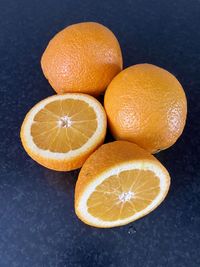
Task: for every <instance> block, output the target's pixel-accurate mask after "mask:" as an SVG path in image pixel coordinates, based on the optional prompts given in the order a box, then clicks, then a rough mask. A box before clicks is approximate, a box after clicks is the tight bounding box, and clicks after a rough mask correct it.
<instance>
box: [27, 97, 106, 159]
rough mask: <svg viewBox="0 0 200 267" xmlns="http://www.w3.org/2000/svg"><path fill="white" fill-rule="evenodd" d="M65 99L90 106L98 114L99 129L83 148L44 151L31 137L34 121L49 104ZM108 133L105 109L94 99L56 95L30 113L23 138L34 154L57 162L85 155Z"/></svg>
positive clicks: (42, 102)
mask: <svg viewBox="0 0 200 267" xmlns="http://www.w3.org/2000/svg"><path fill="white" fill-rule="evenodd" d="M65 99H77V100H83V101H84V102H86V103H87V104H88V105H89V106H91V107H92V109H93V111H94V112H95V114H96V118H97V129H96V131H95V132H94V133H93V135H92V136H91V137H90V138H89V139H88V141H87V142H86V143H85V144H84V145H83V146H81V147H80V148H78V149H75V150H70V151H69V152H66V153H59V152H51V151H50V150H43V149H40V148H39V147H38V146H36V144H35V143H34V141H33V137H32V136H31V126H32V124H33V120H34V117H35V115H36V114H37V113H38V112H39V111H40V110H41V109H43V108H44V107H45V106H46V105H47V104H49V103H51V102H54V101H56V100H65ZM105 132H106V116H105V113H104V112H103V109H102V107H101V104H100V103H98V102H97V101H96V100H95V99H93V97H89V96H87V95H84V94H70V93H68V94H65V95H55V96H51V97H48V98H46V99H45V100H43V101H41V102H39V103H38V104H37V105H35V107H34V108H33V109H32V110H31V111H30V112H29V113H28V115H27V119H26V123H25V124H24V128H23V133H22V134H23V137H24V140H25V142H26V143H27V146H28V147H29V148H31V151H32V153H34V154H38V155H40V156H41V157H44V158H49V159H55V160H67V159H72V158H73V157H75V156H76V155H81V154H84V153H85V152H86V151H88V148H91V147H93V146H94V145H95V144H96V143H97V140H98V139H99V137H100V136H103V135H105Z"/></svg>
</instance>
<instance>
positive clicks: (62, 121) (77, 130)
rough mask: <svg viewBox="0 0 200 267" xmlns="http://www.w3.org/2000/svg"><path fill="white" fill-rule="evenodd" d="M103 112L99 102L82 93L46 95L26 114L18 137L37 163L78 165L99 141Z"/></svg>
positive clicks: (59, 166)
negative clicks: (46, 96)
mask: <svg viewBox="0 0 200 267" xmlns="http://www.w3.org/2000/svg"><path fill="white" fill-rule="evenodd" d="M105 134H106V115H105V112H104V110H103V107H102V106H101V104H100V103H99V102H98V101H97V100H96V99H95V98H93V97H91V96H89V95H84V94H65V95H55V96H51V97H48V98H46V99H44V100H42V101H41V102H39V103H38V104H37V105H35V106H34V107H33V108H32V109H31V110H30V111H29V113H28V114H27V115H26V117H25V120H24V122H23V124H22V128H21V140H22V144H23V146H24V148H25V150H26V151H27V153H28V154H29V155H30V156H31V157H32V158H33V159H34V160H35V161H37V162H38V163H40V164H41V165H43V166H45V167H47V168H50V169H54V170H59V171H68V170H72V169H76V168H79V167H81V166H82V164H83V163H84V161H85V160H86V159H87V157H88V156H89V155H90V154H91V153H92V152H93V151H94V150H95V149H96V148H97V147H98V146H99V145H100V144H102V143H103V141H104V138H105Z"/></svg>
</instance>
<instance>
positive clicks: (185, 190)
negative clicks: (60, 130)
mask: <svg viewBox="0 0 200 267" xmlns="http://www.w3.org/2000/svg"><path fill="white" fill-rule="evenodd" d="M80 21H98V22H101V23H103V24H105V25H106V26H108V27H109V28H110V29H112V30H113V32H114V33H115V34H116V35H117V37H118V38H119V41H120V44H121V47H122V51H123V55H124V65H125V66H130V65H132V64H135V63H140V62H149V63H153V64H156V65H159V66H161V67H164V68H166V69H168V70H169V71H171V72H172V73H174V74H175V75H176V76H177V78H178V79H179V80H180V82H181V83H182V85H183V87H184V88H185V91H186V95H187V98H188V110H189V114H188V120H187V126H186V128H185V131H184V134H183V135H182V137H181V138H180V139H179V141H178V142H177V143H176V144H175V145H174V146H173V147H172V148H171V149H169V150H167V151H164V152H162V153H160V154H158V155H157V157H158V158H159V159H160V161H161V162H162V163H163V164H164V165H165V166H166V167H167V169H168V170H169V172H170V174H171V177H172V185H171V189H170V192H169V195H168V197H167V199H166V200H165V202H164V203H163V204H162V205H161V206H160V207H159V208H158V209H157V210H155V211H154V212H152V213H151V214H150V215H149V216H147V217H144V218H142V219H140V220H138V221H136V222H134V223H132V224H130V225H127V226H125V227H120V228H113V229H107V230H105V229H104V230H103V229H95V228H92V227H89V226H87V225H84V224H83V223H82V222H81V221H79V220H78V219H77V217H76V216H75V213H74V207H73V196H74V186H75V182H76V179H77V175H78V171H74V172H69V173H59V172H54V171H50V170H47V169H45V168H43V167H41V166H39V165H38V164H37V163H35V162H34V161H32V160H31V159H30V158H29V157H28V156H27V155H26V153H25V152H24V150H23V149H22V147H21V144H20V140H19V131H20V125H21V122H22V120H23V118H24V116H25V114H26V112H27V111H28V110H29V109H30V108H31V107H32V106H33V105H34V104H35V103H37V102H38V101H39V100H41V99H43V98H45V97H46V96H49V95H52V94H53V93H54V92H53V90H52V89H51V87H50V85H49V84H48V82H47V81H46V80H45V78H44V77H43V74H42V72H41V69H40V57H41V54H42V52H43V50H44V49H45V47H46V45H47V42H48V40H49V39H50V38H51V37H52V36H53V35H54V34H55V33H56V32H57V31H59V30H60V29H62V28H64V27H65V26H67V25H68V24H72V23H75V22H80ZM0 25H1V31H0V62H1V64H0V92H1V97H0V117H1V118H0V128H1V129H0V140H1V145H0V159H1V160H0V167H1V171H0V267H18V266H19V267H64V266H66V267H92V266H95V267H100V266H102V267H199V266H200V257H199V255H200V163H199V161H200V138H199V136H200V134H199V132H200V119H199V117H200V72H199V69H200V30H199V25H200V1H198V0H196V1H193V0H191V1H187V0H182V1H178V0H177V1H174V0H168V1H162V0H161V1H156V0H154V1H152V0H144V1H142V0H134V1H131V0H124V1H119V0H111V1H109V0H108V1H92V0H91V1H90V0H84V1H81V0H73V1H69V0H57V1H53V0H43V1H39V0H34V1H30V0H20V1H14V0H11V1H4V0H1V1H0ZM108 139H110V137H109V136H108Z"/></svg>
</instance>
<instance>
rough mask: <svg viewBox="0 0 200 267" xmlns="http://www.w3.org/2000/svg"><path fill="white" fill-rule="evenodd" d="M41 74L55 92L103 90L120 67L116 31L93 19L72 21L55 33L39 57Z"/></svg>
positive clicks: (95, 91) (97, 93)
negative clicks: (89, 20) (40, 57)
mask: <svg viewBox="0 0 200 267" xmlns="http://www.w3.org/2000/svg"><path fill="white" fill-rule="evenodd" d="M41 66H42V70H43V72H44V75H45V76H46V78H47V79H48V80H49V83H50V84H51V86H52V87H53V88H54V89H55V91H56V92H57V93H60V94H62V93H66V92H82V93H88V94H91V95H95V96H97V95H99V94H100V93H102V92H103V91H104V90H105V89H106V87H107V85H108V84H109V83H110V81H111V80H112V78H113V77H114V76H115V75H116V74H117V73H118V72H120V71H121V69H122V54H121V49H120V46H119V43H118V41H117V39H116V37H115V35H114V34H113V33H112V32H111V31H110V30H109V29H108V28H106V27H105V26H103V25H101V24H99V23H95V22H83V23H78V24H73V25H70V26H68V27H67V28H65V29H64V30H62V31H60V32H59V33H57V34H56V35H55V36H54V37H53V39H52V40H51V41H50V42H49V44H48V46H47V48H46V50H45V51H44V54H43V55H42V59H41Z"/></svg>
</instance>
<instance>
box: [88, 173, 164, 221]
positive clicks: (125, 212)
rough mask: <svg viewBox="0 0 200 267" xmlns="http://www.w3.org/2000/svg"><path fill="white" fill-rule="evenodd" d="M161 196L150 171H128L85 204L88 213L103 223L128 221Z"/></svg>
mask: <svg viewBox="0 0 200 267" xmlns="http://www.w3.org/2000/svg"><path fill="white" fill-rule="evenodd" d="M159 192H160V180H159V178H158V177H156V175H155V174H154V173H153V172H152V171H149V170H137V169H136V170H128V171H122V172H121V173H119V174H118V175H113V176H110V177H109V178H108V179H106V180H105V181H104V182H103V183H101V184H100V185H99V186H97V187H96V190H95V191H94V192H93V193H92V194H91V196H90V198H89V199H88V201H87V206H88V212H89V213H90V214H92V215H93V216H94V217H96V218H100V219H101V220H102V219H103V220H104V221H116V220H120V219H125V218H128V217H130V216H132V215H134V214H135V213H137V212H139V211H141V210H144V209H145V208H146V207H147V206H148V205H150V204H151V203H152V201H153V200H154V199H155V197H156V196H157V195H158V194H159Z"/></svg>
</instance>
